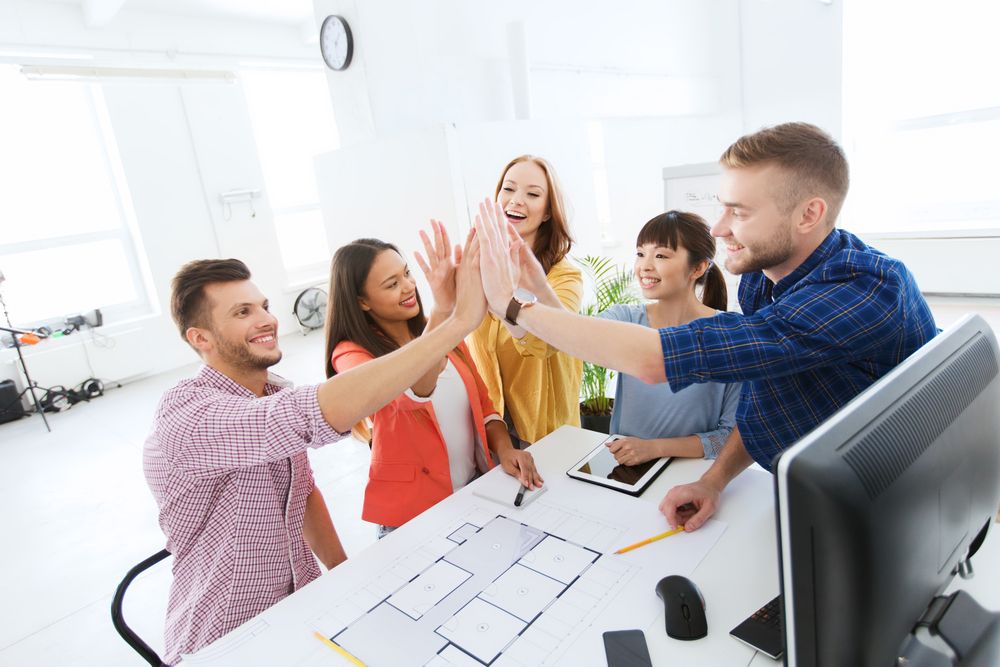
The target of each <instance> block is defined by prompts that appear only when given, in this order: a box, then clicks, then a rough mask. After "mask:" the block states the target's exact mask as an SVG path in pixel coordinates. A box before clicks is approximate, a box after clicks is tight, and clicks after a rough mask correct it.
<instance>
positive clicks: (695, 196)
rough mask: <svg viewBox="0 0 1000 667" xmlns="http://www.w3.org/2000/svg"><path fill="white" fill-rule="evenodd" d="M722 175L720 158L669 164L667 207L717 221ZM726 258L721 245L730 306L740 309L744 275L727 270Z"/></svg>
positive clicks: (665, 174)
mask: <svg viewBox="0 0 1000 667" xmlns="http://www.w3.org/2000/svg"><path fill="white" fill-rule="evenodd" d="M721 175H722V168H721V167H720V166H719V163H718V162H702V163H699V164H685V165H680V166H677V167H666V168H665V169H664V170H663V206H664V209H663V210H665V211H687V212H689V213H696V214H698V215H700V216H701V217H702V218H704V219H705V222H707V223H708V224H709V225H714V224H715V223H716V222H717V221H718V220H719V218H720V217H722V209H723V207H722V204H721V203H720V202H719V181H720V178H721ZM719 245H720V246H721V244H719ZM725 259H726V255H725V250H722V249H721V247H720V249H718V250H717V251H716V253H715V263H716V264H717V265H718V266H719V268H720V269H722V275H724V276H725V277H726V291H727V293H728V294H727V296H728V302H729V305H728V310H730V311H734V312H739V311H740V307H739V303H738V302H737V299H736V291H737V288H738V287H739V284H740V277H739V276H734V275H732V274H731V273H729V272H728V271H726V270H725V268H724V266H723V263H724V262H725Z"/></svg>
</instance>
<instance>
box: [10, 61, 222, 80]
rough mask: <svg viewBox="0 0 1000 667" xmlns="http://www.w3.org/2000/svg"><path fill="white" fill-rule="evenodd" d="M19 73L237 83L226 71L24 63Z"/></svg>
mask: <svg viewBox="0 0 1000 667" xmlns="http://www.w3.org/2000/svg"><path fill="white" fill-rule="evenodd" d="M21 74H23V75H24V76H25V77H27V78H28V79H30V80H32V81H77V82H100V83H150V84H155V83H159V84H174V85H176V84H186V83H207V84H220V83H227V84H229V83H236V74H234V73H233V72H230V71H226V70H201V69H142V68H138V67H82V66H74V65H25V66H24V67H22V68H21Z"/></svg>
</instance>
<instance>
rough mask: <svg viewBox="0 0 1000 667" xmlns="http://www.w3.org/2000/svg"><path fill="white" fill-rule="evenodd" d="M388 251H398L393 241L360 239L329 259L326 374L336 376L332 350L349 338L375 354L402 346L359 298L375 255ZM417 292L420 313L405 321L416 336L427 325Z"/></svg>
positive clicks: (422, 305) (378, 355) (386, 352)
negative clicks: (379, 323) (383, 327)
mask: <svg viewBox="0 0 1000 667" xmlns="http://www.w3.org/2000/svg"><path fill="white" fill-rule="evenodd" d="M386 250H392V251H393V252H396V253H399V249H398V248H396V246H394V245H392V244H391V243H386V242H385V241H380V240H378V239H358V240H356V241H352V242H351V243H348V244H347V245H345V246H342V247H341V248H339V249H338V250H337V252H336V253H335V254H334V255H333V260H332V261H331V262H330V289H329V294H330V297H329V299H328V301H327V304H326V376H327V377H328V378H329V377H333V376H334V375H336V373H337V371H336V370H334V368H333V350H334V348H336V347H337V345H338V344H339V343H340V342H341V341H345V340H349V341H351V342H353V343H357V344H358V345H360V346H361V347H363V348H365V349H366V350H368V352H370V353H371V354H372V355H373V356H375V357H381V356H382V355H385V354H389V353H390V352H392V351H394V350H398V349H399V343H397V342H396V341H395V340H393V338H392V337H391V336H389V334H387V333H386V332H385V331H384V330H383V329H382V327H380V326H379V325H378V324H377V323H376V322H375V320H374V319H373V318H372V316H371V314H370V313H368V311H366V310H363V309H362V308H361V304H359V303H358V298H359V297H361V296H363V292H364V288H365V281H366V280H367V279H368V274H369V273H370V272H371V269H372V265H373V264H374V263H375V258H376V257H378V256H379V254H381V253H383V252H385V251H386ZM416 295H417V307H418V309H419V310H418V312H417V314H416V315H414V316H413V317H411V318H410V319H409V320H407V322H406V326H407V328H408V329H409V330H410V334H411V335H412V336H413V337H414V338H416V337H417V336H419V335H420V334H421V333H422V332H423V330H424V327H425V326H426V325H427V318H426V317H425V316H424V304H423V302H421V300H420V292H419V290H418V291H417V293H416Z"/></svg>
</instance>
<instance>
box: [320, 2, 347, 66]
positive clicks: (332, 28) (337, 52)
mask: <svg viewBox="0 0 1000 667" xmlns="http://www.w3.org/2000/svg"><path fill="white" fill-rule="evenodd" d="M319 49H320V52H321V53H322V54H323V61H324V62H325V63H326V65H327V67H329V68H331V69H335V70H344V69H347V66H348V65H350V64H351V57H352V56H353V55H354V39H353V37H352V36H351V28H350V26H348V25H347V21H345V20H344V19H343V18H342V17H340V16H336V15H330V16H327V17H326V18H325V19H324V20H323V26H322V27H321V28H320V29H319Z"/></svg>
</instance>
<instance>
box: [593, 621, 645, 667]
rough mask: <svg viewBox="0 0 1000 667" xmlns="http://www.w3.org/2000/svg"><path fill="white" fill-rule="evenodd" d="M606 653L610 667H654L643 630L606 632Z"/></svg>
mask: <svg viewBox="0 0 1000 667" xmlns="http://www.w3.org/2000/svg"><path fill="white" fill-rule="evenodd" d="M604 653H605V655H607V657H608V667H653V663H652V662H651V661H650V658H649V649H648V648H647V647H646V635H644V634H643V633H642V630H613V631H609V632H605V633H604Z"/></svg>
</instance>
